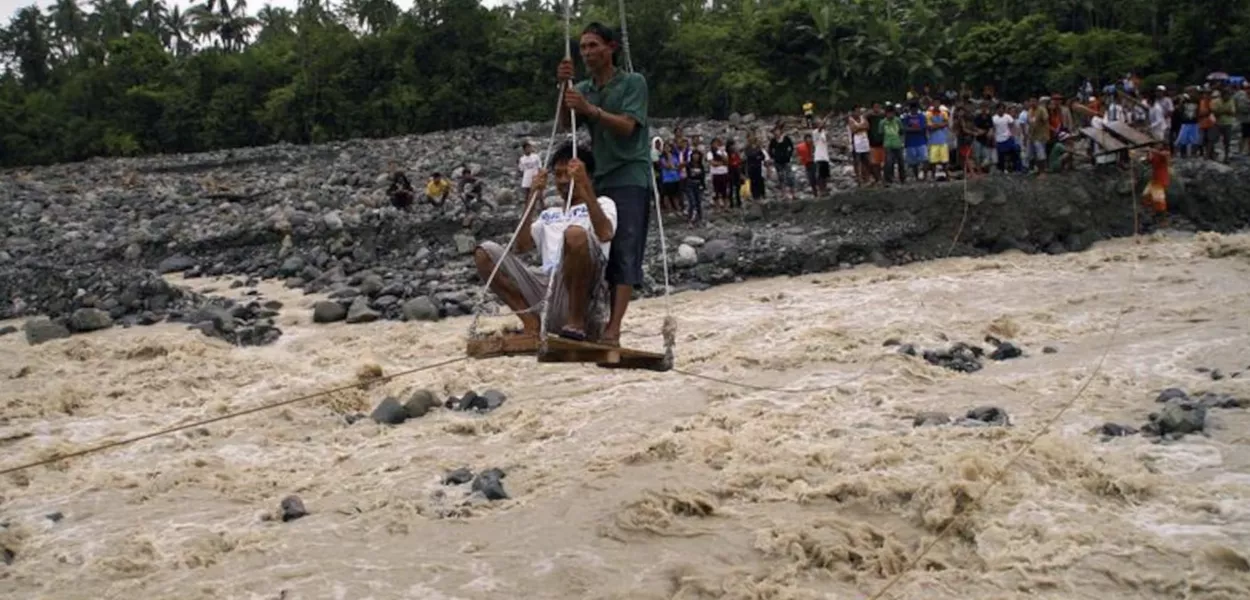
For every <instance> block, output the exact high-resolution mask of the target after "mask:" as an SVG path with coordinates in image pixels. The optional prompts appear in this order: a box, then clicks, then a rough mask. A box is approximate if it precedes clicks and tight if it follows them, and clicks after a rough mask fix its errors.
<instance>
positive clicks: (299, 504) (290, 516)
mask: <svg viewBox="0 0 1250 600" xmlns="http://www.w3.org/2000/svg"><path fill="white" fill-rule="evenodd" d="M279 508H280V509H281V510H282V522H283V523H286V522H288V521H294V520H295V519H298V518H300V517H304V516H307V515H308V510H307V509H305V508H304V501H303V500H300V499H299V496H287V497H286V498H283V499H282V504H281V505H279Z"/></svg>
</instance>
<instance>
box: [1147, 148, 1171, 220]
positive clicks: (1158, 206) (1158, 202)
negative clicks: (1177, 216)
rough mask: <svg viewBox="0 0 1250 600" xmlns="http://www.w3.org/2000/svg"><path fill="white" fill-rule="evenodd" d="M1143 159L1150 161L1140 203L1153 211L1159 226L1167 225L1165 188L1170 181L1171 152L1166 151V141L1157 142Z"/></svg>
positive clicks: (1166, 188)
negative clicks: (1148, 177) (1148, 179)
mask: <svg viewBox="0 0 1250 600" xmlns="http://www.w3.org/2000/svg"><path fill="white" fill-rule="evenodd" d="M1145 160H1146V162H1148V163H1150V183H1149V184H1147V185H1146V190H1145V191H1144V192H1143V193H1142V204H1145V205H1146V206H1147V207H1148V208H1150V209H1152V210H1153V211H1154V214H1155V219H1156V222H1157V223H1158V225H1159V227H1167V224H1168V200H1167V190H1168V186H1169V185H1171V183H1172V153H1171V152H1168V147H1167V143H1166V142H1158V143H1156V144H1155V145H1154V147H1152V148H1151V149H1150V153H1149V154H1147V155H1146V159H1145Z"/></svg>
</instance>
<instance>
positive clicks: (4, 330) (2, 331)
mask: <svg viewBox="0 0 1250 600" xmlns="http://www.w3.org/2000/svg"><path fill="white" fill-rule="evenodd" d="M10 333H17V328H16V327H14V326H12V325H5V326H4V327H0V337H4V336H6V335H9V334H10Z"/></svg>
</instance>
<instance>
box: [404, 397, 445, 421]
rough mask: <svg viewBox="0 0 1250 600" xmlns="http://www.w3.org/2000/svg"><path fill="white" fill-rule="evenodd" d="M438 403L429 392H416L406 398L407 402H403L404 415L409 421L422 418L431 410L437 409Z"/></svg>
mask: <svg viewBox="0 0 1250 600" xmlns="http://www.w3.org/2000/svg"><path fill="white" fill-rule="evenodd" d="M439 404H440V402H439V401H438V398H437V397H436V396H435V395H434V392H432V391H430V390H416V391H415V392H413V393H412V395H411V396H409V397H408V401H407V402H404V414H406V415H408V418H409V419H416V418H418V417H424V416H425V415H426V413H428V412H430V410H431V409H434V408H438V406H439Z"/></svg>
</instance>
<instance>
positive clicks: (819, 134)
mask: <svg viewBox="0 0 1250 600" xmlns="http://www.w3.org/2000/svg"><path fill="white" fill-rule="evenodd" d="M828 120H829V117H827V116H826V117H825V118H824V119H821V120H820V122H818V123H816V127H815V129H812V144H813V145H814V146H815V148H813V149H812V159H813V160H814V161H816V189H817V193H818V194H820V195H821V196H824V195H825V194H826V191H827V188H828V185H829V137H828V135H827V134H826V132H825V122H826V121H828Z"/></svg>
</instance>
